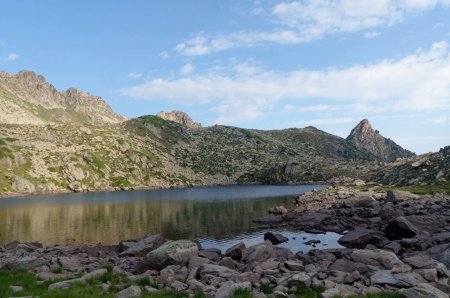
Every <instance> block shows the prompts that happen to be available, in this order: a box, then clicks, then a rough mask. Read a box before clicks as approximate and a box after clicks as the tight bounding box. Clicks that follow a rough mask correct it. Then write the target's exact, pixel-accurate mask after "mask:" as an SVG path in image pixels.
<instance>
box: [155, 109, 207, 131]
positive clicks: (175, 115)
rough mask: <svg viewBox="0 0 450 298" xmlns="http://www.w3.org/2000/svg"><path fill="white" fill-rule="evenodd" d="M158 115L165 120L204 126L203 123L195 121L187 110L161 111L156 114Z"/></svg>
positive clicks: (193, 126)
mask: <svg viewBox="0 0 450 298" xmlns="http://www.w3.org/2000/svg"><path fill="white" fill-rule="evenodd" d="M156 116H157V117H159V118H161V119H164V120H169V121H173V122H177V123H180V124H182V125H185V126H187V127H190V128H201V127H202V125H201V124H200V123H198V122H194V121H193V120H192V118H191V117H190V116H189V115H188V114H186V113H185V112H181V111H175V110H174V111H172V112H163V111H161V112H159V113H158V114H156Z"/></svg>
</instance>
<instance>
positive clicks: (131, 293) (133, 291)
mask: <svg viewBox="0 0 450 298" xmlns="http://www.w3.org/2000/svg"><path fill="white" fill-rule="evenodd" d="M141 295H142V290H141V288H140V287H139V286H131V287H128V288H126V289H124V290H122V291H120V292H119V293H117V294H116V298H131V297H141Z"/></svg>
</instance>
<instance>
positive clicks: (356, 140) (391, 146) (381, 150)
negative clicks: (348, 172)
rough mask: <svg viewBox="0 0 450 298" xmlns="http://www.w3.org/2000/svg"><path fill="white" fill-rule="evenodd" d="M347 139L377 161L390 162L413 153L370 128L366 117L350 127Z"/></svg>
mask: <svg viewBox="0 0 450 298" xmlns="http://www.w3.org/2000/svg"><path fill="white" fill-rule="evenodd" d="M347 141H348V142H350V143H351V144H353V145H354V146H355V147H356V148H358V149H359V150H361V151H363V152H366V153H367V154H370V155H372V156H373V157H374V158H375V159H376V160H379V161H384V162H392V161H395V160H396V159H397V158H399V157H411V156H414V155H415V154H414V153H413V152H411V151H408V150H406V149H403V148H402V147H401V146H399V145H397V144H396V143H395V142H394V141H392V140H390V139H387V138H385V137H383V136H382V135H381V134H380V133H379V131H378V130H374V129H373V128H372V126H371V125H370V122H369V120H367V119H363V120H362V121H361V122H360V123H359V124H358V125H357V126H356V127H355V128H353V129H352V131H351V133H350V135H349V136H348V137H347Z"/></svg>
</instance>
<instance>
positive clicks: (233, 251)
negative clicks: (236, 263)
mask: <svg viewBox="0 0 450 298" xmlns="http://www.w3.org/2000/svg"><path fill="white" fill-rule="evenodd" d="M245 249H246V246H245V243H244V242H239V243H238V244H235V245H233V246H232V247H230V248H229V249H227V251H226V252H225V255H226V256H228V257H230V258H232V259H233V260H240V259H241V258H242V252H243V251H244V250H245Z"/></svg>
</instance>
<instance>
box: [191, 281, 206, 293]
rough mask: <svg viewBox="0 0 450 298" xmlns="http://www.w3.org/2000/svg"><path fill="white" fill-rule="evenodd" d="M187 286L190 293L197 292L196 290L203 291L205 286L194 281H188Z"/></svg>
mask: <svg viewBox="0 0 450 298" xmlns="http://www.w3.org/2000/svg"><path fill="white" fill-rule="evenodd" d="M188 285H189V289H190V290H192V291H198V290H201V291H203V289H204V288H205V285H204V284H203V283H202V282H200V281H198V280H196V279H191V280H189V281H188Z"/></svg>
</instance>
